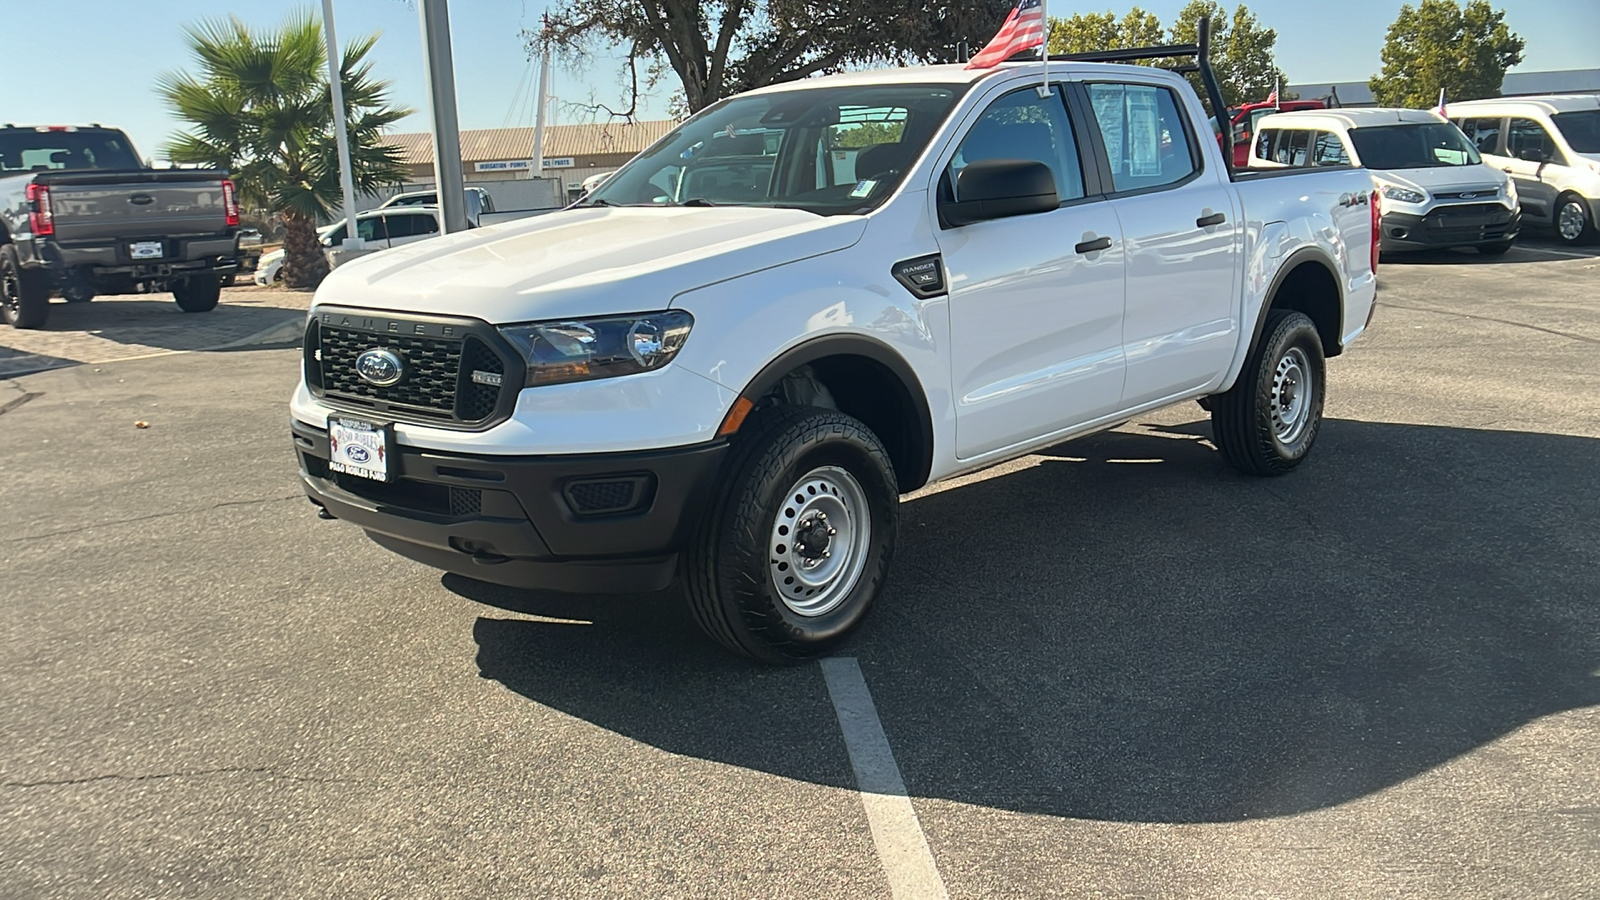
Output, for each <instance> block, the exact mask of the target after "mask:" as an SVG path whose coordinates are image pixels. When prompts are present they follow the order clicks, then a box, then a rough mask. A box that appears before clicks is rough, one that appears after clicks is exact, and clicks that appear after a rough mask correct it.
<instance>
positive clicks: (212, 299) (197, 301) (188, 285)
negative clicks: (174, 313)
mask: <svg viewBox="0 0 1600 900" xmlns="http://www.w3.org/2000/svg"><path fill="white" fill-rule="evenodd" d="M221 298H222V279H220V278H218V277H217V273H215V272H207V273H205V274H203V275H190V276H189V277H188V278H180V279H178V280H177V281H174V282H173V283H172V299H174V300H176V301H178V308H179V309H181V310H183V311H184V312H190V313H195V312H210V311H211V310H213V309H216V308H217V301H218V300H220V299H221Z"/></svg>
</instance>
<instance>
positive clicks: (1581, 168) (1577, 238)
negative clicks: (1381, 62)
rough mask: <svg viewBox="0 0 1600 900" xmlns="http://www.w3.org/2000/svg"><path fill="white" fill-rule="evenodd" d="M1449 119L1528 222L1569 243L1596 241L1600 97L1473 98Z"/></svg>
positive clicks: (1599, 218) (1599, 211) (1599, 198)
mask: <svg viewBox="0 0 1600 900" xmlns="http://www.w3.org/2000/svg"><path fill="white" fill-rule="evenodd" d="M1449 113H1450V120H1451V121H1452V122H1454V123H1455V124H1456V125H1457V126H1459V127H1460V128H1461V130H1462V131H1463V132H1465V133H1466V135H1467V138H1468V139H1470V140H1471V141H1472V142H1473V143H1474V144H1475V145H1476V146H1477V148H1478V152H1479V153H1481V154H1483V158H1484V159H1485V160H1486V161H1488V163H1489V164H1490V165H1492V166H1495V167H1496V168H1499V169H1501V170H1502V171H1504V172H1507V173H1509V174H1510V175H1511V178H1512V180H1514V181H1515V182H1516V184H1517V194H1518V196H1520V197H1521V198H1522V214H1523V215H1524V216H1526V217H1527V218H1528V221H1530V222H1538V223H1540V224H1542V225H1554V226H1555V229H1556V234H1557V235H1559V236H1560V237H1561V240H1563V241H1565V242H1566V243H1568V244H1577V243H1583V242H1585V241H1593V240H1594V239H1595V238H1596V237H1597V236H1600V231H1597V230H1596V225H1595V223H1596V222H1597V221H1600V95H1597V94H1568V95H1565V96H1562V95H1549V96H1543V97H1516V98H1506V99H1500V100H1472V101H1470V102H1466V103H1452V104H1450V107H1449Z"/></svg>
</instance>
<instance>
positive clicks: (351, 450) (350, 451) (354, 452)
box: [344, 444, 372, 463]
mask: <svg viewBox="0 0 1600 900" xmlns="http://www.w3.org/2000/svg"><path fill="white" fill-rule="evenodd" d="M344 455H345V456H348V457H350V461H351V462H354V463H364V462H366V461H367V460H369V459H371V458H372V454H371V453H369V452H368V451H367V448H365V447H363V446H361V445H360V444H351V445H350V446H348V447H345V448H344Z"/></svg>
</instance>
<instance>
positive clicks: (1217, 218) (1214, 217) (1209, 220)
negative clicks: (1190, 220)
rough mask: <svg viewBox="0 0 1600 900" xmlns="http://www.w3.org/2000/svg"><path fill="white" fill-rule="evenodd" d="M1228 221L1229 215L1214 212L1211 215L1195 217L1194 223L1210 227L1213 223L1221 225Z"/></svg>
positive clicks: (1201, 226)
mask: <svg viewBox="0 0 1600 900" xmlns="http://www.w3.org/2000/svg"><path fill="white" fill-rule="evenodd" d="M1226 221H1228V217H1227V216H1225V215H1223V214H1222V213H1212V214H1211V215H1209V216H1201V217H1200V218H1198V219H1195V220H1194V224H1195V226H1196V227H1198V228H1210V227H1211V226H1213V225H1221V224H1222V223H1223V222H1226Z"/></svg>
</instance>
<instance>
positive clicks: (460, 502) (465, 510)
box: [450, 487, 483, 516]
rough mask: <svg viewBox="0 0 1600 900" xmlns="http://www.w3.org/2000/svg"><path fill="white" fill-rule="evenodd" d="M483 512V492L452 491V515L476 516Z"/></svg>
mask: <svg viewBox="0 0 1600 900" xmlns="http://www.w3.org/2000/svg"><path fill="white" fill-rule="evenodd" d="M481 512H483V491H480V490H478V489H477V488H458V487H453V488H451V489H450V515H452V516H475V515H477V514H478V513H481Z"/></svg>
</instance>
